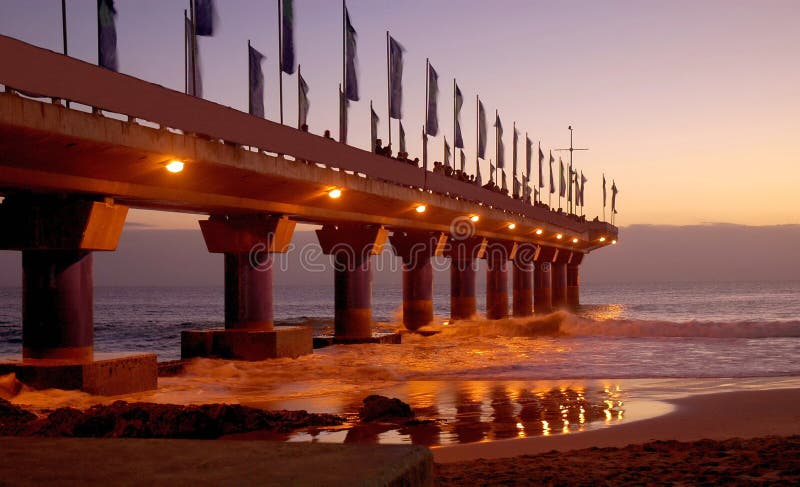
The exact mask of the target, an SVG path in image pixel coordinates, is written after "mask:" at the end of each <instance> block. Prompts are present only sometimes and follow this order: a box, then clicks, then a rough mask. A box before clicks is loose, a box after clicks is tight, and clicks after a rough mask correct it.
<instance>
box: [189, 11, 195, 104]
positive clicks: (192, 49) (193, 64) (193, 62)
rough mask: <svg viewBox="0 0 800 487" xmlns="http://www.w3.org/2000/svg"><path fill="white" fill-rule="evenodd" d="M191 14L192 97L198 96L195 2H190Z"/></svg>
mask: <svg viewBox="0 0 800 487" xmlns="http://www.w3.org/2000/svg"><path fill="white" fill-rule="evenodd" d="M189 13H190V14H191V16H192V18H191V21H192V32H191V34H192V35H191V46H190V49H191V50H190V55H191V57H192V73H191V74H192V91H193V93H192V96H197V74H196V72H197V56H196V53H195V51H197V23H196V22H195V18H194V17H195V8H194V0H190V1H189Z"/></svg>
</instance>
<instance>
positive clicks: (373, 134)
mask: <svg viewBox="0 0 800 487" xmlns="http://www.w3.org/2000/svg"><path fill="white" fill-rule="evenodd" d="M369 111H370V112H371V116H370V124H369V127H370V140H371V141H372V152H375V149H376V148H377V147H378V122H380V121H381V119H380V117H378V114H377V113H375V109H374V108H372V103H370V107H369Z"/></svg>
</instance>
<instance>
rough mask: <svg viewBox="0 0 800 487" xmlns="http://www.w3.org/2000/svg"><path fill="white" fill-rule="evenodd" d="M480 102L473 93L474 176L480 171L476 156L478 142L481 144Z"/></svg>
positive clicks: (477, 96)
mask: <svg viewBox="0 0 800 487" xmlns="http://www.w3.org/2000/svg"><path fill="white" fill-rule="evenodd" d="M480 103H481V100H480V95H478V94H477V93H476V94H475V176H476V177H477V176H478V173H480V172H481V168H480V160H479V157H478V156H479V154H478V151H479V150H480V144H481V140H480V139H481V135H480V124H481V121H480V111H481V109H480ZM481 182H483V181H481Z"/></svg>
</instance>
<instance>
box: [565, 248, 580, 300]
mask: <svg viewBox="0 0 800 487" xmlns="http://www.w3.org/2000/svg"><path fill="white" fill-rule="evenodd" d="M583 256H584V254H581V253H578V252H573V253H572V258H571V259H570V261H569V264H567V305H568V306H569V307H570V308H573V309H574V308H577V307H578V306H580V304H581V302H580V301H581V300H580V290H581V278H580V264H581V262H582V261H583Z"/></svg>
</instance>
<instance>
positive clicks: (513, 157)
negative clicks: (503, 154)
mask: <svg viewBox="0 0 800 487" xmlns="http://www.w3.org/2000/svg"><path fill="white" fill-rule="evenodd" d="M518 141H519V131H518V130H517V127H516V125H515V126H514V135H513V136H512V137H511V146H512V147H511V162H512V164H511V172H512V174H511V176H512V177H513V178H514V179H516V178H517V142H518ZM516 194H517V192H516V191H514V195H515V196H516Z"/></svg>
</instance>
